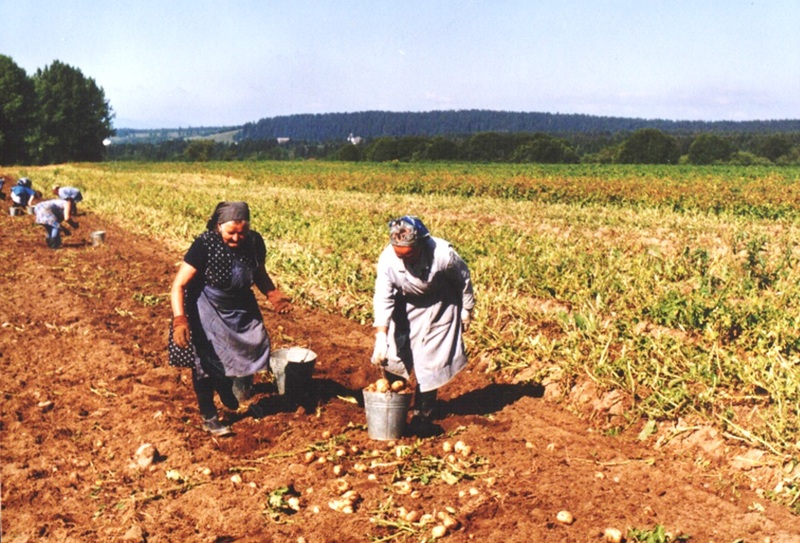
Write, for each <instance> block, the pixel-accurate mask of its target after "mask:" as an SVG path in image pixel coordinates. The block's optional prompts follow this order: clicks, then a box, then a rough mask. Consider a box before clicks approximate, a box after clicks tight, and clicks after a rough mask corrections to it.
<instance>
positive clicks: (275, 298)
mask: <svg viewBox="0 0 800 543" xmlns="http://www.w3.org/2000/svg"><path fill="white" fill-rule="evenodd" d="M267 300H269V303H271V304H272V307H273V308H274V309H275V311H277V312H278V313H288V312H289V311H291V309H292V300H291V299H290V298H289V297H288V296H286V295H285V294H284V293H283V292H281V291H280V290H278V289H275V290H270V291H269V292H267Z"/></svg>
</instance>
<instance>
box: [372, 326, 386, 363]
mask: <svg viewBox="0 0 800 543" xmlns="http://www.w3.org/2000/svg"><path fill="white" fill-rule="evenodd" d="M388 352H389V343H388V341H387V339H386V332H377V333H376V334H375V349H374V350H373V351H372V358H371V359H370V362H372V363H373V364H375V365H376V366H377V365H378V364H380V365H381V366H385V365H386V355H387V353H388Z"/></svg>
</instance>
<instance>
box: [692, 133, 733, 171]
mask: <svg viewBox="0 0 800 543" xmlns="http://www.w3.org/2000/svg"><path fill="white" fill-rule="evenodd" d="M734 151H735V149H734V148H733V145H732V144H731V142H730V141H728V140H727V139H725V138H723V137H722V136H720V135H719V134H710V133H709V134H699V135H698V136H697V137H696V138H694V141H692V144H691V145H690V146H689V156H688V160H689V163H690V164H713V163H714V162H725V161H727V160H728V159H729V158H730V157H731V155H732V154H733V152H734Z"/></svg>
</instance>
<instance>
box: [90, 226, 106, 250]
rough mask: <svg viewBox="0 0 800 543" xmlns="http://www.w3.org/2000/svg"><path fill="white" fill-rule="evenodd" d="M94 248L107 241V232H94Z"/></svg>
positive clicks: (92, 235) (92, 236)
mask: <svg viewBox="0 0 800 543" xmlns="http://www.w3.org/2000/svg"><path fill="white" fill-rule="evenodd" d="M91 238H92V246H93V247H97V246H98V245H102V244H103V243H105V241H106V232H105V230H98V231H97V232H92V234H91Z"/></svg>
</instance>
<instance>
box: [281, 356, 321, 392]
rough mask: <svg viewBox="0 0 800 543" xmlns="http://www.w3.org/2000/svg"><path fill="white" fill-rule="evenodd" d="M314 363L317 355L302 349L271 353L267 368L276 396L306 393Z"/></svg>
mask: <svg viewBox="0 0 800 543" xmlns="http://www.w3.org/2000/svg"><path fill="white" fill-rule="evenodd" d="M316 361H317V354H316V353H315V352H314V351H312V350H311V349H305V348H303V347H289V348H288V349H276V350H274V351H272V353H271V354H270V358H269V367H270V369H271V370H272V375H273V376H274V377H275V385H276V386H277V387H278V394H286V393H287V391H288V392H290V393H292V394H293V395H295V396H298V395H302V394H304V393H305V392H307V389H308V386H309V385H310V384H311V376H312V375H313V373H314V364H315V363H316Z"/></svg>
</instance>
